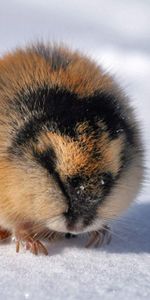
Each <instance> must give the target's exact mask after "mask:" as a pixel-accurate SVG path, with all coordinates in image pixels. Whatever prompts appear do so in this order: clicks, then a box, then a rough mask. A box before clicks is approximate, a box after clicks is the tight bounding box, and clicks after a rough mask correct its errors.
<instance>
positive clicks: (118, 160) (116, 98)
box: [0, 44, 143, 233]
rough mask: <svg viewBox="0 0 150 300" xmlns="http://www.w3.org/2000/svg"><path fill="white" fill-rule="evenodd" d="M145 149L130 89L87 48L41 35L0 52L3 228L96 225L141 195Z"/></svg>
mask: <svg viewBox="0 0 150 300" xmlns="http://www.w3.org/2000/svg"><path fill="white" fill-rule="evenodd" d="M142 152H143V151H142V146H141V140H140V135H139V130H138V126H137V122H136V120H135V116H134V113H133V111H132V109H131V108H130V105H129V101H128V99H127V98H126V97H125V96H124V95H123V93H122V92H121V91H120V89H119V87H118V86H117V84H116V82H114V80H113V78H112V77H111V76H109V75H108V74H107V73H105V72H104V71H102V69H101V68H100V67H99V66H97V65H96V63H95V62H94V61H92V60H91V59H89V58H88V57H86V56H84V55H82V54H80V53H79V52H77V51H76V52H72V51H70V50H69V49H67V48H65V47H59V46H50V45H43V44H36V45H34V46H31V47H28V48H26V49H24V50H21V49H19V50H16V51H15V52H13V53H9V54H7V55H6V56H4V57H3V58H2V59H1V60H0V169H1V171H0V225H1V226H2V228H3V229H7V230H9V231H10V232H17V231H18V228H22V227H23V226H24V224H32V226H33V225H34V228H35V229H34V233H36V232H38V229H39V228H40V230H42V229H43V230H45V228H49V229H50V230H54V231H58V232H72V233H82V232H86V231H93V230H98V229H100V228H101V226H102V225H104V224H106V223H107V222H108V221H109V220H110V219H114V218H115V217H117V216H118V215H120V213H122V211H124V209H126V208H127V207H128V205H129V204H130V203H131V202H132V200H133V199H134V198H135V196H136V194H137V192H138V190H139V188H140V184H141V181H142V174H143V170H142ZM28 227H29V226H28Z"/></svg>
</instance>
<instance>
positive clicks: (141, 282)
mask: <svg viewBox="0 0 150 300" xmlns="http://www.w3.org/2000/svg"><path fill="white" fill-rule="evenodd" d="M149 37H150V1H149V0H144V1H140V0H132V1H129V0H128V1H125V0H124V1H120V0H107V1H106V0H92V1H88V0H72V1H69V0H63V1H61V0H54V1H52V0H49V1H48V0H30V1H29V0H22V1H21V0H11V1H10V0H5V1H2V0H0V41H1V43H0V54H3V53H4V52H5V51H7V50H11V49H13V48H14V47H16V46H18V45H19V46H20V45H24V44H26V42H28V41H31V40H32V41H34V40H36V39H37V38H38V39H40V38H42V39H44V40H52V41H53V40H57V41H64V42H66V43H67V44H69V45H70V46H72V47H73V48H78V49H81V50H82V51H84V52H85V53H88V54H89V55H91V56H92V57H93V58H94V59H96V60H97V61H98V62H99V63H101V64H102V66H103V67H104V68H106V69H107V70H109V71H110V72H111V73H112V74H114V76H116V79H117V80H118V81H119V82H120V84H121V85H122V87H123V88H124V89H125V91H126V93H128V94H129V96H130V98H131V99H132V101H133V104H134V105H135V107H136V110H137V116H138V118H139V120H140V122H141V127H142V132H143V140H144V144H145V148H146V159H145V161H146V163H145V164H146V167H147V180H146V181H145V186H144V188H143V190H142V192H141V194H140V195H139V197H138V199H137V200H136V201H135V203H134V204H133V205H132V207H131V208H130V209H129V210H128V212H126V214H125V215H124V216H123V217H122V218H121V219H119V220H118V221H116V222H115V223H114V224H113V232H114V234H113V239H112V242H111V244H110V245H108V246H104V247H102V248H98V249H85V248H84V243H85V239H84V238H76V239H71V240H67V239H66V240H64V241H60V242H55V243H53V244H51V245H49V256H48V257H45V256H38V257H36V256H33V255H32V254H30V253H27V252H25V251H24V250H22V251H21V252H20V253H19V254H16V253H15V245H14V243H12V244H2V245H0V266H1V267H0V299H1V300H3V299H5V300H8V299H12V300H17V299H18V300H22V299H32V300H35V299H39V300H42V299H44V300H47V299H51V300H53V299H55V300H57V299H58V300H59V299H63V300H64V299H69V300H74V299H81V300H83V299H87V300H88V299H90V300H97V299H104V300H105V299H106V300H107V299H122V300H126V299H140V300H141V299H142V300H143V299H150V234H149V233H150V196H149V191H150V185H149V175H150V172H149V168H150V154H149V153H150V152H149V151H150V136H149V128H150V118H149V111H150V100H149V98H150V83H149V80H150V39H149Z"/></svg>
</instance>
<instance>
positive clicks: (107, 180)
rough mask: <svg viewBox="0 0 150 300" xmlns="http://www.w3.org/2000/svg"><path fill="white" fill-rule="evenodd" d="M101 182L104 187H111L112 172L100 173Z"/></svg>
mask: <svg viewBox="0 0 150 300" xmlns="http://www.w3.org/2000/svg"><path fill="white" fill-rule="evenodd" d="M100 184H101V185H102V186H104V187H111V185H112V184H113V175H112V174H111V173H110V172H108V173H102V174H101V175H100Z"/></svg>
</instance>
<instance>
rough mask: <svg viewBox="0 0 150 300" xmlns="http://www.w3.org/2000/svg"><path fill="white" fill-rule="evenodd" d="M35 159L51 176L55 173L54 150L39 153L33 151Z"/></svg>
mask: <svg viewBox="0 0 150 300" xmlns="http://www.w3.org/2000/svg"><path fill="white" fill-rule="evenodd" d="M33 155H34V157H35V159H36V160H37V161H38V162H39V163H40V164H41V165H42V166H43V167H44V168H45V169H47V170H48V172H49V173H50V174H53V173H54V172H55V164H56V156H55V152H54V151H53V149H51V148H49V149H47V150H46V151H44V152H42V153H39V152H36V151H33Z"/></svg>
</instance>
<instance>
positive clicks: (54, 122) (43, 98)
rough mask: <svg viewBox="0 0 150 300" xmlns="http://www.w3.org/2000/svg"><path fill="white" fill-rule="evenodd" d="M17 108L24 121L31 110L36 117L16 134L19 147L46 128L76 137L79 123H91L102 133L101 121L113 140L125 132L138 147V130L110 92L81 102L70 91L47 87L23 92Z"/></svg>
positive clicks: (97, 94)
mask: <svg viewBox="0 0 150 300" xmlns="http://www.w3.org/2000/svg"><path fill="white" fill-rule="evenodd" d="M14 105H15V107H14V109H15V110H17V111H18V113H19V114H20V117H21V118H22V119H23V118H26V119H27V116H28V111H30V113H31V116H32V117H30V118H29V120H28V122H26V121H25V123H24V126H23V127H22V128H20V129H19V131H18V133H17V135H16V143H17V144H18V145H21V144H24V143H26V142H27V141H28V140H29V139H31V138H33V139H34V138H36V136H37V135H38V134H39V132H40V131H41V130H42V128H43V126H44V127H45V128H47V130H48V131H58V132H60V133H62V134H67V135H69V136H71V137H73V138H76V131H75V126H76V124H77V123H82V122H85V121H88V124H89V126H91V128H92V129H93V131H95V132H98V126H97V121H98V120H102V121H104V122H105V124H106V126H107V130H108V132H109V135H110V138H111V139H114V138H117V137H118V135H120V134H121V133H122V132H124V133H125V134H126V138H127V142H128V143H129V144H134V129H133V128H131V127H130V126H129V125H128V120H127V116H126V114H125V112H124V111H123V109H122V107H121V106H120V104H118V101H117V99H116V98H115V97H114V96H113V95H111V94H108V93H106V92H105V93H104V92H103V93H102V92H101V93H98V92H97V93H96V94H95V95H94V96H92V97H87V98H84V99H83V98H82V99H80V98H79V97H78V95H76V94H74V93H71V92H69V91H67V90H62V89H59V88H55V89H54V88H51V89H50V88H48V87H46V86H45V87H43V88H39V89H37V90H36V91H31V90H28V91H22V93H21V94H19V95H18V96H17V97H16V101H15V103H14ZM99 131H100V129H99Z"/></svg>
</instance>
